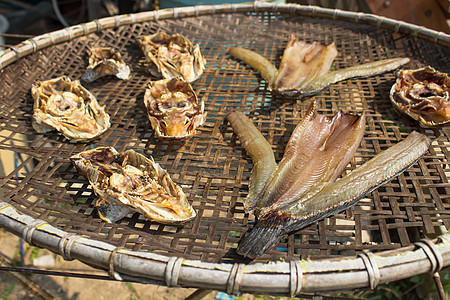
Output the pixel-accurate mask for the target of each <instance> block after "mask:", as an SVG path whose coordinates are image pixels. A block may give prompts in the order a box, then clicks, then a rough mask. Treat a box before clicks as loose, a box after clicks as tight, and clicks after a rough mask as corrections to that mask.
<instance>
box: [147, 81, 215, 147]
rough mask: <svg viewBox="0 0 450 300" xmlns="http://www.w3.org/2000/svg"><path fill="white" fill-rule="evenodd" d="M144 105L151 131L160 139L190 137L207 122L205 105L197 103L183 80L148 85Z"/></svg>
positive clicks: (192, 91) (189, 86) (195, 96)
mask: <svg viewBox="0 0 450 300" xmlns="http://www.w3.org/2000/svg"><path fill="white" fill-rule="evenodd" d="M144 104H145V107H146V108H147V115H148V118H149V120H150V123H151V124H152V127H153V130H155V132H156V135H157V136H158V137H159V138H161V139H185V138H189V137H192V136H193V135H194V134H195V131H196V129H197V127H199V126H201V125H202V124H203V123H204V122H205V120H206V112H205V108H204V106H205V105H204V102H203V101H201V102H199V101H198V99H197V95H196V94H195V92H194V90H193V89H192V86H191V85H190V84H189V83H187V82H185V81H183V80H182V79H178V78H172V79H162V80H158V81H155V82H152V83H150V87H149V88H148V89H147V90H146V92H145V95H144Z"/></svg>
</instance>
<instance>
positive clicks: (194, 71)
mask: <svg viewBox="0 0 450 300" xmlns="http://www.w3.org/2000/svg"><path fill="white" fill-rule="evenodd" d="M138 43H139V45H140V46H141V49H142V52H144V55H145V58H146V60H147V62H148V63H149V72H150V74H152V75H153V76H155V77H158V78H161V77H162V78H166V79H171V78H175V77H182V78H183V79H184V80H185V81H187V82H193V81H194V80H196V79H197V78H199V77H200V76H201V75H202V74H203V70H204V69H205V65H206V59H205V58H204V57H203V55H202V53H201V52H200V47H199V46H198V45H195V46H193V45H192V43H191V42H190V41H189V40H188V39H187V38H186V37H184V36H182V35H180V34H174V35H172V36H170V35H168V34H167V33H164V32H157V33H155V34H152V35H143V36H141V37H140V38H138Z"/></svg>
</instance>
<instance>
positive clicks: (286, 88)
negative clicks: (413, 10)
mask: <svg viewBox="0 0 450 300" xmlns="http://www.w3.org/2000/svg"><path fill="white" fill-rule="evenodd" d="M227 53H228V54H230V55H231V56H233V57H234V58H236V59H239V60H242V61H243V62H245V63H246V64H248V65H249V66H251V67H252V68H254V69H255V70H257V71H258V72H259V73H260V74H261V76H262V78H264V80H266V81H267V82H268V83H269V89H270V90H272V91H274V92H277V93H280V94H286V95H296V96H299V97H306V96H312V95H315V94H318V93H320V92H321V91H323V90H324V89H326V88H327V87H328V86H329V85H330V84H332V83H336V82H338V81H342V80H345V79H349V78H357V77H369V76H374V75H377V74H381V73H384V72H388V71H391V70H394V69H396V68H398V67H400V66H402V65H404V64H406V63H408V62H409V59H408V58H393V59H385V60H380V61H376V62H371V63H366V64H362V65H358V66H353V67H349V68H346V69H341V70H336V71H330V69H331V66H332V63H333V61H334V59H335V57H336V56H337V53H338V52H337V49H336V46H335V45H334V43H332V44H330V45H328V46H324V45H321V44H319V43H317V42H314V43H312V44H310V43H306V42H303V41H299V40H297V39H296V38H295V36H294V35H291V37H290V39H289V42H288V44H287V46H286V49H285V50H284V53H283V56H282V58H281V63H280V67H279V69H278V70H277V68H276V67H275V66H274V65H273V64H272V63H271V62H270V61H268V60H267V59H266V58H264V57H263V56H262V55H260V54H258V53H256V52H254V51H251V50H247V49H244V48H240V47H235V48H231V49H229V50H228V52H227Z"/></svg>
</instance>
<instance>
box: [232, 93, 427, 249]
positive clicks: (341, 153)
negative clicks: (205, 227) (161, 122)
mask: <svg viewBox="0 0 450 300" xmlns="http://www.w3.org/2000/svg"><path fill="white" fill-rule="evenodd" d="M317 108H318V103H317V102H315V101H314V102H313V103H312V105H311V107H310V109H309V111H308V113H307V115H306V116H305V118H304V119H303V120H302V121H301V122H300V123H299V125H297V127H296V128H295V130H294V132H293V134H292V136H291V139H290V140H289V142H288V144H287V146H286V150H285V154H284V156H283V159H282V160H281V161H280V163H279V164H278V166H277V167H276V168H275V169H274V168H270V169H268V170H263V172H266V174H265V175H266V176H264V175H261V174H256V176H255V174H252V178H251V180H255V179H256V178H261V182H258V183H253V184H257V185H263V186H264V190H263V192H259V193H258V199H257V200H256V201H255V202H253V203H252V205H253V206H254V207H253V210H254V213H255V215H256V216H257V218H258V221H257V223H256V225H255V227H254V228H253V230H252V231H251V232H249V233H247V234H245V235H244V237H243V238H242V240H241V241H240V243H239V246H238V249H237V253H238V254H240V255H242V256H245V257H249V258H255V257H258V256H261V255H263V254H264V253H265V252H266V251H268V250H270V249H271V248H272V247H273V246H275V245H276V244H277V243H278V242H279V241H280V240H281V239H282V238H284V237H285V236H286V235H287V234H289V233H292V232H294V231H296V230H299V229H301V228H303V227H306V226H308V225H310V224H312V223H314V222H316V221H318V220H320V219H322V218H325V217H328V216H331V215H333V214H336V213H338V212H340V211H342V210H344V209H347V208H349V207H351V206H353V205H354V204H356V202H357V201H358V200H360V199H361V198H362V197H363V196H364V195H365V194H367V193H369V192H370V191H372V190H373V189H375V188H377V187H378V186H379V185H381V184H383V183H385V182H387V181H389V180H391V179H392V178H393V177H395V176H397V175H399V174H400V173H401V172H403V171H404V170H405V169H406V168H408V167H409V166H410V165H412V164H413V163H414V162H415V161H416V160H417V159H419V158H420V157H421V156H422V155H423V154H424V153H425V152H426V151H427V149H428V146H429V145H430V143H431V141H430V139H429V138H428V137H426V136H424V135H421V134H419V133H417V132H413V133H411V134H410V136H409V137H408V138H407V139H405V140H404V141H402V142H400V143H398V144H396V145H394V146H392V147H391V148H389V149H388V150H385V151H383V152H381V153H380V154H378V155H377V156H375V157H374V158H373V159H371V160H370V161H368V162H366V163H365V164H364V165H362V166H360V167H358V168H356V169H355V170H353V171H352V172H351V173H350V174H348V175H346V176H345V177H343V178H340V179H338V177H339V176H340V173H341V172H342V170H343V169H344V168H345V166H346V165H347V164H348V163H349V161H350V160H351V159H352V158H353V156H354V154H355V152H356V150H357V147H358V145H359V143H360V141H361V139H362V137H363V135H364V127H365V120H364V114H363V115H361V116H360V117H357V116H354V115H350V114H342V113H338V114H337V115H335V116H334V117H333V118H332V119H329V118H327V117H325V116H323V115H320V114H319V113H318V112H317ZM234 114H235V113H230V114H229V115H228V116H227V119H228V120H229V122H230V123H231V126H232V127H233V130H234V131H235V132H236V133H237V134H238V137H239V138H240V140H242V141H243V142H242V146H243V147H244V148H245V149H246V151H248V150H247V149H248V146H246V145H248V141H250V139H251V138H252V137H254V136H255V135H252V134H247V133H246V132H247V130H248V127H254V126H253V124H252V123H251V122H241V124H239V123H237V122H235V120H241V119H242V118H245V116H243V115H241V116H239V117H238V118H236V116H233V115H234ZM242 125H244V126H245V127H244V126H242ZM252 130H255V129H252ZM252 143H254V144H253V145H252V147H256V146H255V145H259V144H264V143H266V141H265V140H264V138H262V139H261V138H256V139H254V141H253V142H252ZM265 151H267V152H268V151H269V149H266V150H265ZM270 152H272V150H271V149H270ZM266 155H267V156H270V155H271V154H269V153H267V154H261V155H258V156H252V158H253V159H254V164H256V163H258V161H257V160H258V159H259V158H260V157H265V156H266ZM255 160H256V161H255ZM255 171H256V170H253V172H255ZM251 192H252V191H250V190H249V197H250V198H251V197H253V195H250V193H251Z"/></svg>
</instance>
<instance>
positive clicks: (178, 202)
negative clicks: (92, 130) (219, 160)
mask: <svg viewBox="0 0 450 300" xmlns="http://www.w3.org/2000/svg"><path fill="white" fill-rule="evenodd" d="M70 159H71V161H72V163H73V164H74V165H75V166H76V168H77V170H78V171H79V172H80V174H82V175H84V176H85V177H87V179H88V180H89V183H90V184H91V185H92V187H93V189H94V192H95V194H96V195H97V196H98V197H99V198H98V199H97V201H96V204H95V207H96V208H97V211H98V213H99V216H100V218H102V219H103V220H104V221H106V222H116V221H118V220H120V219H122V218H123V217H125V216H126V215H127V214H128V213H130V212H138V213H141V214H143V215H144V217H145V218H147V219H148V220H150V221H155V222H159V223H163V224H179V223H184V222H187V221H189V220H192V219H193V218H194V217H195V216H196V213H195V210H194V209H193V208H192V206H191V205H190V204H189V202H188V201H187V199H186V195H185V194H184V192H183V190H182V189H181V187H179V186H178V185H176V184H175V183H174V182H173V181H172V179H171V178H170V176H169V174H168V173H167V171H166V170H164V169H162V168H161V166H160V165H159V164H157V163H156V162H155V161H154V160H153V158H152V157H150V158H147V157H145V156H143V155H141V154H139V153H136V152H135V151H134V150H127V151H125V152H123V153H119V152H117V150H116V149H114V148H113V147H99V148H96V149H92V150H88V151H84V152H81V153H78V154H76V155H74V156H72V157H71V158H70Z"/></svg>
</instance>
